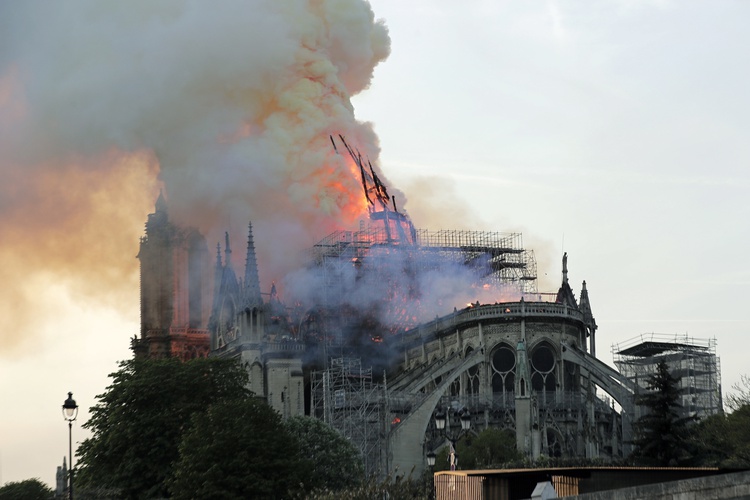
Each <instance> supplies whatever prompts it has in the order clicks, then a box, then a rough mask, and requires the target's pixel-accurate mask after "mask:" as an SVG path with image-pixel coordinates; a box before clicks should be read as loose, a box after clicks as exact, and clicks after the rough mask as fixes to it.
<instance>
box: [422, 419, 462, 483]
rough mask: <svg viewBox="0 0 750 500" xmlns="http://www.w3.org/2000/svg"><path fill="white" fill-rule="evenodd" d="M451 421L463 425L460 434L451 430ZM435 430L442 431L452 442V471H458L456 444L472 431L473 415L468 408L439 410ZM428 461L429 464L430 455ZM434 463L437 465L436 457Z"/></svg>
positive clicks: (433, 459) (450, 458)
mask: <svg viewBox="0 0 750 500" xmlns="http://www.w3.org/2000/svg"><path fill="white" fill-rule="evenodd" d="M451 420H453V421H455V420H458V421H460V423H461V429H459V431H458V433H456V434H454V433H453V431H452V430H451V427H453V426H452V425H451ZM456 427H457V426H456ZM435 428H436V429H437V430H438V431H440V432H441V433H442V434H443V435H444V436H445V438H446V439H447V440H448V441H450V443H451V450H450V457H449V460H450V464H451V470H456V467H457V466H458V455H457V454H456V443H457V442H458V440H459V439H460V438H461V436H462V435H463V434H464V433H465V432H466V431H468V430H469V429H471V413H470V412H469V410H468V409H467V408H462V409H460V410H458V411H457V410H454V409H453V408H451V407H448V408H447V409H445V410H444V409H442V408H438V409H437V411H436V412H435ZM427 460H428V463H429V460H430V457H429V455H428V456H427ZM432 463H433V464H434V463H435V458H434V456H433V458H432Z"/></svg>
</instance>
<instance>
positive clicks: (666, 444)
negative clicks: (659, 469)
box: [632, 359, 695, 466]
mask: <svg viewBox="0 0 750 500" xmlns="http://www.w3.org/2000/svg"><path fill="white" fill-rule="evenodd" d="M646 386H647V391H646V392H644V393H643V394H640V395H638V396H637V397H636V404H639V405H641V406H642V407H643V408H644V409H645V414H644V415H643V416H641V417H640V418H639V419H638V420H637V421H636V422H635V424H634V425H633V429H634V431H635V439H634V441H633V444H634V445H635V450H634V451H633V456H632V458H633V460H634V461H635V462H636V463H638V464H640V465H650V466H675V465H680V464H684V463H686V462H688V461H689V460H690V458H691V456H690V452H689V448H690V447H689V443H688V434H689V429H688V426H689V424H690V422H692V421H694V420H695V419H694V418H693V417H681V416H680V408H681V405H680V395H681V393H682V392H681V390H680V378H679V377H675V376H673V375H672V374H670V373H669V366H668V365H667V363H666V361H664V360H663V359H662V360H660V361H659V363H658V364H657V366H656V373H654V374H652V375H650V376H649V377H648V379H647V381H646Z"/></svg>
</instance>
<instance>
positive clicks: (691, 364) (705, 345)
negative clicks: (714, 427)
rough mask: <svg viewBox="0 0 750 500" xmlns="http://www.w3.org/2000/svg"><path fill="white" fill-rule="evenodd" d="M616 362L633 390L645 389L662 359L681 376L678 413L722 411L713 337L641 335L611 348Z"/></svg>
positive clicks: (719, 375) (712, 412) (703, 413)
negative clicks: (679, 408)
mask: <svg viewBox="0 0 750 500" xmlns="http://www.w3.org/2000/svg"><path fill="white" fill-rule="evenodd" d="M612 354H613V358H614V362H615V365H617V368H618V369H619V370H620V373H622V374H623V375H624V376H626V377H627V378H628V379H629V380H631V381H632V382H633V385H634V387H636V391H646V390H648V387H647V381H648V377H649V375H652V374H654V373H656V365H657V364H659V362H660V361H662V360H664V361H665V362H666V363H667V365H668V366H669V369H670V373H671V374H672V375H673V376H676V377H679V378H680V389H681V390H682V395H681V401H680V403H681V405H682V408H681V410H680V412H681V416H685V417H687V416H695V417H698V418H705V417H708V416H710V415H715V414H717V413H721V412H722V411H723V405H722V399H721V369H720V362H719V358H718V357H717V356H716V339H695V338H690V337H688V336H687V335H674V336H669V335H661V334H655V333H650V334H643V335H641V336H639V337H636V338H634V339H631V340H629V341H627V342H624V343H622V344H615V345H614V346H613V347H612Z"/></svg>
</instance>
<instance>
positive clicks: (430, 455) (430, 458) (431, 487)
mask: <svg viewBox="0 0 750 500" xmlns="http://www.w3.org/2000/svg"><path fill="white" fill-rule="evenodd" d="M427 467H429V468H430V475H429V476H428V478H429V481H428V484H427V490H428V491H429V495H428V496H427V498H429V499H430V500H432V499H433V498H435V472H434V470H435V452H434V451H428V452H427Z"/></svg>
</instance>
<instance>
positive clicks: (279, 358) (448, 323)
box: [132, 154, 721, 475]
mask: <svg viewBox="0 0 750 500" xmlns="http://www.w3.org/2000/svg"><path fill="white" fill-rule="evenodd" d="M352 158H354V159H355V161H357V160H360V161H361V158H359V157H358V156H357V155H354V154H352ZM359 166H360V171H361V172H362V185H363V189H364V195H365V198H366V200H367V202H368V206H369V207H370V209H369V212H370V213H369V221H364V220H363V221H362V222H361V223H360V227H359V229H358V230H356V231H344V230H340V231H336V232H334V233H332V234H330V235H328V236H326V237H325V238H323V239H322V240H320V242H318V243H317V244H315V245H314V246H313V247H312V248H311V249H309V251H308V252H307V256H308V261H307V264H306V265H305V266H304V269H301V270H298V271H297V272H296V274H295V277H296V279H297V280H298V282H291V283H286V286H287V287H288V288H294V287H303V285H302V283H304V294H301V295H299V297H301V298H298V299H296V300H294V301H293V304H286V303H284V301H283V300H281V299H280V298H279V295H278V294H277V292H276V287H275V285H273V284H272V285H271V287H270V290H269V291H268V292H265V293H264V292H263V291H262V288H261V284H260V281H259V277H258V262H257V260H256V251H255V241H254V238H253V228H252V224H250V225H249V226H248V232H247V240H246V241H247V246H246V248H245V255H244V269H238V270H235V267H234V266H235V262H236V260H237V259H233V258H232V246H231V242H230V235H229V234H226V235H225V238H224V242H223V248H222V246H221V244H220V243H217V247H216V255H215V258H212V257H211V256H210V253H209V251H208V245H207V242H206V240H205V238H204V237H203V235H201V234H200V232H199V231H197V230H196V229H191V228H183V227H179V226H178V225H176V224H174V223H173V222H171V221H170V219H169V214H168V208H167V203H166V201H165V199H164V196H163V195H160V196H159V198H158V200H157V202H156V207H155V211H154V213H152V214H150V215H149V216H148V220H147V222H146V228H145V229H146V231H145V233H146V234H145V235H144V236H143V237H142V238H141V242H140V251H139V253H138V259H139V260H140V266H141V331H140V336H137V337H135V338H134V339H133V340H132V349H133V352H134V355H135V356H137V357H148V358H161V357H177V358H180V359H183V360H189V359H191V358H195V357H202V356H219V357H226V358H233V359H238V360H240V361H241V362H242V363H243V365H244V366H245V367H246V369H247V371H248V374H249V388H250V389H251V390H252V392H253V393H254V394H256V395H257V396H258V397H261V398H263V399H264V400H265V401H266V402H267V403H268V404H269V405H270V406H271V407H272V408H273V409H274V410H276V411H277V412H278V413H279V414H280V415H281V416H282V417H283V418H288V417H291V416H296V415H309V416H313V417H316V418H319V419H322V420H324V421H325V422H327V423H329V424H330V425H332V426H333V427H334V428H336V429H338V430H339V431H340V432H341V433H342V434H343V435H344V436H346V437H347V438H348V439H350V440H351V441H352V442H353V443H354V444H355V445H356V446H357V447H358V449H359V450H360V451H361V453H362V458H363V462H364V465H365V468H366V470H367V471H368V472H370V473H373V474H381V475H382V474H386V473H394V472H397V471H401V473H405V472H407V473H408V471H412V470H413V471H416V473H419V472H421V471H422V470H424V469H425V467H426V465H427V461H428V458H429V457H431V456H432V457H434V456H435V453H436V452H437V451H438V450H440V449H441V448H443V447H445V446H449V445H451V446H452V445H453V444H454V443H455V442H456V440H457V439H459V438H460V437H461V436H464V435H467V434H474V435H476V434H478V433H479V432H481V431H482V430H484V429H487V428H497V429H502V430H504V431H505V432H507V433H508V434H509V435H510V436H513V438H514V439H515V443H516V449H517V450H518V451H519V452H521V453H522V454H523V455H524V456H526V457H527V458H528V459H530V460H536V459H539V458H540V457H557V458H585V459H595V460H598V461H602V462H608V461H613V460H617V459H620V458H623V457H626V456H627V455H628V454H629V453H630V451H631V450H630V444H629V443H630V442H631V441H632V432H633V431H632V426H633V423H634V422H635V421H636V420H637V419H638V418H639V416H640V414H641V411H642V409H640V408H639V407H637V406H636V405H635V395H636V394H637V393H638V392H639V391H643V390H647V387H646V386H645V385H644V381H645V380H646V379H647V376H648V373H649V368H648V367H650V366H653V365H654V364H655V363H656V362H658V361H659V360H661V359H664V360H666V361H667V362H668V363H669V364H670V366H671V369H672V370H673V372H674V373H675V374H677V375H679V376H680V377H682V380H683V381H684V382H685V384H686V387H690V388H691V392H689V393H688V394H687V395H686V398H687V399H686V400H685V401H684V402H683V403H684V405H685V408H686V409H687V410H686V411H689V412H690V415H695V416H699V417H702V416H707V415H710V414H714V413H717V412H720V411H721V391H720V383H719V376H718V370H717V366H718V360H717V358H716V356H715V352H714V351H713V348H712V347H711V346H708V347H706V346H702V345H698V344H696V343H695V342H687V341H684V342H664V341H659V342H655V341H654V340H653V339H650V340H649V341H647V342H642V341H639V342H637V345H629V346H627V348H625V349H623V350H622V351H621V352H619V353H617V354H618V356H619V357H618V358H617V360H618V366H620V367H622V369H623V371H622V373H621V372H620V371H618V370H616V369H615V368H612V367H610V366H609V365H607V364H605V363H604V362H602V361H601V360H600V359H598V358H597V356H596V335H597V324H596V320H595V318H594V314H593V311H592V307H591V301H590V298H589V291H588V289H587V286H586V282H585V281H583V282H582V284H581V288H580V291H579V292H578V297H576V293H575V292H574V290H573V288H572V286H571V284H570V281H569V270H568V256H567V254H564V255H563V256H562V274H561V282H560V285H559V288H558V289H557V291H556V292H550V293H544V292H539V291H538V290H537V279H536V261H535V258H534V255H533V252H531V251H528V250H526V249H525V248H524V247H523V243H522V238H521V235H520V234H518V233H497V232H483V231H446V230H441V231H434V232H431V231H427V230H421V229H416V228H415V227H414V226H413V225H412V224H411V221H410V220H409V218H408V217H407V216H406V214H404V213H402V212H399V211H398V210H397V208H396V204H395V201H393V200H392V197H390V196H388V194H387V191H386V189H385V186H384V185H383V184H382V182H381V181H380V180H379V179H378V178H377V176H376V174H375V172H374V171H371V172H372V175H369V174H367V173H366V170H365V168H364V166H363V165H361V164H360V165H359ZM301 276H304V279H301V278H300V277H301ZM297 291H299V290H297ZM467 298H470V300H467ZM454 458H455V457H454ZM452 465H453V466H455V465H456V464H455V461H454V462H452Z"/></svg>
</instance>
